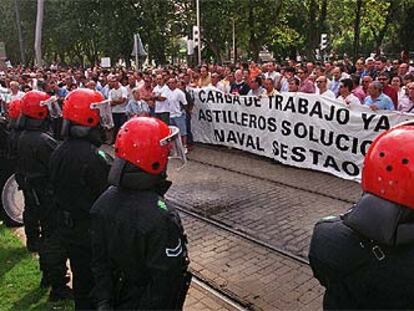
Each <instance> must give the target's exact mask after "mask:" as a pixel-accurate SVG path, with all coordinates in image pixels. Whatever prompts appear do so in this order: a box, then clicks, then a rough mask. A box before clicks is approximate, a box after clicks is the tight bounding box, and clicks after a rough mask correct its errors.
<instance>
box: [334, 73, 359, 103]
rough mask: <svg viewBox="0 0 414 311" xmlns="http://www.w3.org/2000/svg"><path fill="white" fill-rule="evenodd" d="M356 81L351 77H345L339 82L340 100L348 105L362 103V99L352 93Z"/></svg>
mask: <svg viewBox="0 0 414 311" xmlns="http://www.w3.org/2000/svg"><path fill="white" fill-rule="evenodd" d="M353 84H354V83H353V82H352V80H351V79H343V80H341V82H340V83H339V94H340V95H339V97H338V100H339V101H341V102H343V103H344V104H345V105H347V106H356V105H361V102H360V100H359V99H358V97H356V96H355V95H354V94H352V88H353V86H354V85H353Z"/></svg>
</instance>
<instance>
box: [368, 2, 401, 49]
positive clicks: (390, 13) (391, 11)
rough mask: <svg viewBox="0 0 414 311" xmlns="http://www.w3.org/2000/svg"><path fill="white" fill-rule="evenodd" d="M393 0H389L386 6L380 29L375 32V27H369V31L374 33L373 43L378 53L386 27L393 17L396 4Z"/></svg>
mask: <svg viewBox="0 0 414 311" xmlns="http://www.w3.org/2000/svg"><path fill="white" fill-rule="evenodd" d="M394 1H395V0H389V3H390V6H389V8H388V12H387V16H386V17H385V22H384V26H383V27H382V28H381V29H380V31H379V32H378V33H376V32H375V29H373V27H371V31H372V33H373V34H374V37H375V43H376V47H375V50H376V53H377V54H379V53H380V50H381V45H382V41H384V37H385V34H386V33H387V30H388V27H389V25H390V23H391V21H392V20H393V18H394V13H395V10H396V7H397V5H395V2H394Z"/></svg>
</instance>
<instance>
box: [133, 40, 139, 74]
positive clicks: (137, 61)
mask: <svg viewBox="0 0 414 311" xmlns="http://www.w3.org/2000/svg"><path fill="white" fill-rule="evenodd" d="M134 48H135V67H136V68H135V69H136V71H137V72H138V71H139V56H138V36H137V34H134Z"/></svg>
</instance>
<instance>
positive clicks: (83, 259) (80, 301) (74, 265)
mask: <svg viewBox="0 0 414 311" xmlns="http://www.w3.org/2000/svg"><path fill="white" fill-rule="evenodd" d="M60 216H61V221H59V224H60V225H59V228H58V229H57V230H56V231H55V232H54V235H53V237H52V239H53V241H54V243H56V244H60V245H63V247H64V248H65V251H66V253H67V254H68V256H69V260H70V267H71V270H72V276H73V294H74V296H75V309H76V310H90V309H93V308H94V305H93V303H92V299H91V297H90V292H91V291H92V288H93V287H94V279H93V275H92V270H91V267H90V264H91V260H92V248H91V242H90V237H89V219H88V220H81V221H79V220H78V221H76V220H74V219H73V218H72V217H71V216H70V214H69V213H67V212H62V213H61V215H60Z"/></svg>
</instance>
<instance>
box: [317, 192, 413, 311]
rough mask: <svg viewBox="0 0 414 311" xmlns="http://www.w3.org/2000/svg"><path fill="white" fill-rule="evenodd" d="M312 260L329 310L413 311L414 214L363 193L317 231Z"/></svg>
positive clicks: (324, 221) (323, 222) (325, 304)
mask: <svg viewBox="0 0 414 311" xmlns="http://www.w3.org/2000/svg"><path fill="white" fill-rule="evenodd" d="M309 259H310V263H311V267H312V269H313V272H314V275H315V277H316V278H317V279H318V280H319V281H320V283H321V284H322V285H323V286H324V287H325V288H326V292H325V297H324V305H323V306H324V309H352V310H354V309H393V310H394V309H412V308H413V307H414V295H413V293H414V265H413V262H414V211H412V210H409V209H407V208H405V207H402V206H400V205H397V204H394V203H391V202H389V201H385V200H383V199H381V198H379V197H376V196H374V195H371V194H364V195H363V197H362V198H361V200H360V201H359V202H358V203H357V205H356V206H355V207H354V208H353V209H352V210H351V211H350V212H349V213H347V214H346V215H344V216H342V217H336V218H335V217H331V218H327V219H324V220H322V221H320V222H319V223H318V224H316V226H315V230H314V233H313V237H312V242H311V247H310V253H309Z"/></svg>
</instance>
